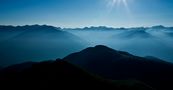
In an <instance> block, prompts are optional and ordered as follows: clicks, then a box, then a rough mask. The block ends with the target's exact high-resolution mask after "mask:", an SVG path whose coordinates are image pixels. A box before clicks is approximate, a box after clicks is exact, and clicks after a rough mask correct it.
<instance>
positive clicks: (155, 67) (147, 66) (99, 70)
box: [63, 45, 173, 90]
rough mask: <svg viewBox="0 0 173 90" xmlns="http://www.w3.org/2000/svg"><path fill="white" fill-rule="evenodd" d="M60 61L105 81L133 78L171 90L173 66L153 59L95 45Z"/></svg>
mask: <svg viewBox="0 0 173 90" xmlns="http://www.w3.org/2000/svg"><path fill="white" fill-rule="evenodd" d="M63 60H66V61H68V62H70V63H72V64H75V65H78V66H80V67H82V68H83V69H85V70H87V71H89V72H92V73H95V74H97V75H100V76H102V77H104V78H108V79H113V80H121V79H125V80H126V79H135V80H139V81H142V82H144V83H147V84H148V85H150V86H152V87H154V88H156V89H157V90H165V89H166V90H172V89H173V87H172V83H170V82H172V81H173V77H172V76H173V64H172V63H168V62H165V61H163V60H159V59H156V58H154V57H148V58H144V57H138V56H134V55H132V54H129V53H127V52H123V51H116V50H113V49H111V48H108V47H106V46H102V45H99V46H96V47H90V48H87V49H84V50H82V51H80V52H77V53H73V54H71V55H69V56H67V57H65V58H64V59H63Z"/></svg>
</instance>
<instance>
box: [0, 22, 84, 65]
mask: <svg viewBox="0 0 173 90" xmlns="http://www.w3.org/2000/svg"><path fill="white" fill-rule="evenodd" d="M85 45H87V44H86V42H85V41H84V40H82V39H81V38H80V37H77V36H75V35H73V34H71V33H69V32H66V31H62V30H61V29H60V28H56V27H52V26H46V25H42V26H41V25H31V26H16V27H14V26H0V59H1V61H0V65H1V66H7V65H11V64H15V63H21V62H25V61H28V60H34V61H40V60H48V59H56V58H58V57H64V56H65V55H67V54H69V53H72V52H74V51H77V50H80V49H82V48H84V46H85Z"/></svg>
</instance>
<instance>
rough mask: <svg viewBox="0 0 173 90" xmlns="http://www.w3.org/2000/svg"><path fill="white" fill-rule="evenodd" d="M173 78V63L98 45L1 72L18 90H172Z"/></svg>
mask: <svg viewBox="0 0 173 90" xmlns="http://www.w3.org/2000/svg"><path fill="white" fill-rule="evenodd" d="M172 76H173V64H172V63H169V62H166V61H164V60H161V59H158V58H155V57H152V56H148V57H139V56H135V55H132V54H130V53H128V52H124V51H118V50H114V49H112V48H109V47H107V46H103V45H98V46H95V47H89V48H86V49H84V50H82V51H79V52H76V53H72V54H70V55H68V56H66V57H65V58H63V59H57V60H56V61H44V62H40V63H34V62H29V63H23V64H18V65H13V66H10V67H7V68H4V69H2V70H1V71H0V82H1V83H4V84H5V85H13V84H14V86H15V87H16V88H20V86H16V85H22V86H25V87H31V88H32V86H36V87H38V88H53V87H54V88H58V87H63V88H66V87H71V88H74V89H76V88H77V89H79V86H83V87H85V88H88V89H91V88H92V87H94V88H97V89H101V88H102V89H106V90H112V88H113V90H131V89H133V90H172V89H173V87H172V83H171V82H172V80H173V77H172ZM112 80H113V81H112ZM54 82H55V83H54ZM5 85H4V86H5ZM64 85H65V86H66V87H64Z"/></svg>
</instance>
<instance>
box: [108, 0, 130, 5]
mask: <svg viewBox="0 0 173 90" xmlns="http://www.w3.org/2000/svg"><path fill="white" fill-rule="evenodd" d="M107 1H108V5H109V6H110V7H114V6H117V5H120V4H123V5H124V6H125V7H127V6H128V4H127V0H107Z"/></svg>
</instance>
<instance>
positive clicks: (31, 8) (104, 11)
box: [0, 0, 173, 28]
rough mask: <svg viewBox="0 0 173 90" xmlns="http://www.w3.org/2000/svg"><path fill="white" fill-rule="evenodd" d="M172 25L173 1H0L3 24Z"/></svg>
mask: <svg viewBox="0 0 173 90" xmlns="http://www.w3.org/2000/svg"><path fill="white" fill-rule="evenodd" d="M26 24H27V25H32V24H41V25H42V24H47V25H53V26H58V27H66V28H76V27H85V26H109V27H138V26H153V25H165V26H173V0H0V25H26Z"/></svg>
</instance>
